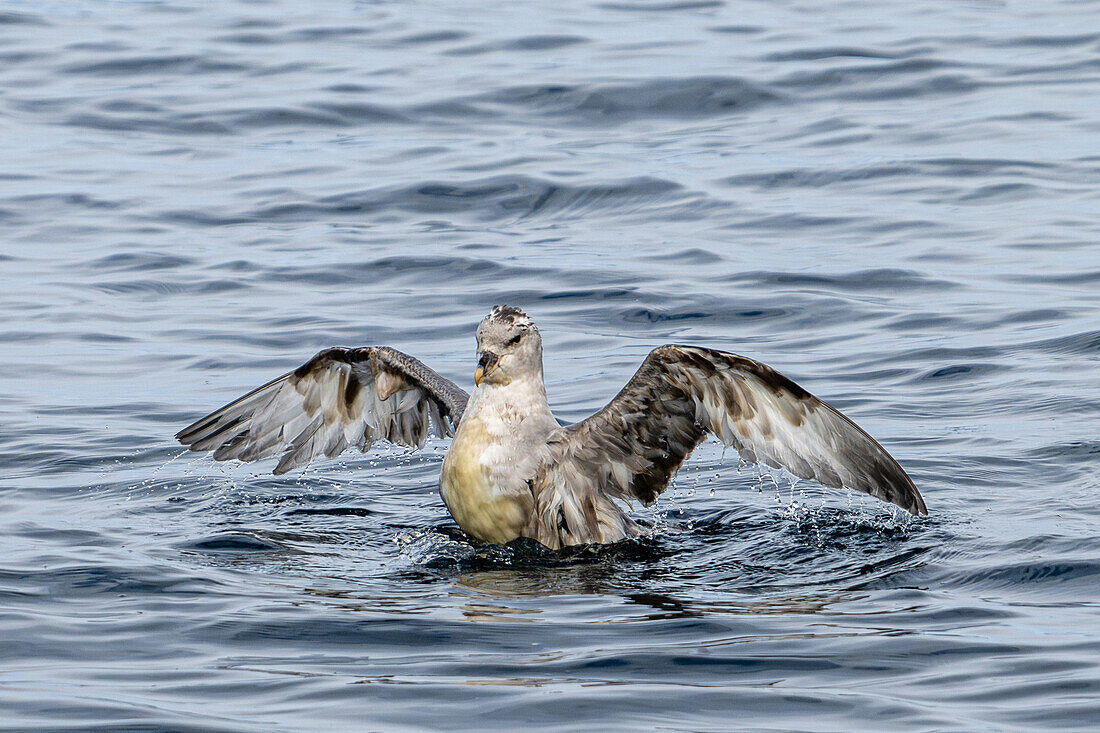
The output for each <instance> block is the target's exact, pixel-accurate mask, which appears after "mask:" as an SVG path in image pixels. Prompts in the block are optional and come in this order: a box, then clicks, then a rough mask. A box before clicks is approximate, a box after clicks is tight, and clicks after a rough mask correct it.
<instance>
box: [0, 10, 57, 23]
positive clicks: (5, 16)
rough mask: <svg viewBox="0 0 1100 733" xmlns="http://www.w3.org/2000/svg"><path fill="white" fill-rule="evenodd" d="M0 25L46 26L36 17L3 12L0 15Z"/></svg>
mask: <svg viewBox="0 0 1100 733" xmlns="http://www.w3.org/2000/svg"><path fill="white" fill-rule="evenodd" d="M0 25H37V26H48V25H49V23H47V22H46V21H45V20H44V19H43V18H41V17H39V16H37V15H31V14H30V13H12V12H3V13H0Z"/></svg>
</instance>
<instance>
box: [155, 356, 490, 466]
mask: <svg viewBox="0 0 1100 733" xmlns="http://www.w3.org/2000/svg"><path fill="white" fill-rule="evenodd" d="M468 399H469V395H468V394H466V392H464V391H463V390H462V389H461V388H460V387H458V385H456V384H455V383H454V382H451V381H450V380H448V379H445V378H444V377H441V376H440V375H439V374H437V373H436V372H434V371H432V370H431V369H429V368H428V367H427V366H425V365H424V364H422V363H421V362H419V361H417V360H416V359H414V358H413V357H411V356H409V355H408V354H403V353H401V352H400V351H397V350H396V349H391V348H389V347H386V346H368V347H363V348H358V349H344V348H334V349H325V350H324V351H322V352H321V353H319V354H317V356H315V357H313V358H312V359H310V360H309V361H308V362H306V363H305V364H303V365H302V366H300V367H298V368H297V369H295V370H294V371H293V372H291V373H289V374H284V375H283V376H281V377H279V378H278V379H276V380H274V381H272V382H268V383H267V384H265V385H264V386H262V387H260V388H259V389H257V390H254V391H252V392H249V393H248V394H246V395H245V396H244V397H241V398H240V399H238V400H236V401H234V402H230V403H229V404H228V405H226V406H225V407H223V408H221V409H220V410H217V411H215V412H212V413H210V414H209V415H207V416H206V417H204V418H202V419H201V420H199V421H198V422H196V423H194V424H192V425H189V426H187V427H186V428H184V429H183V430H181V431H180V432H179V433H177V434H176V439H177V440H179V442H181V443H183V444H184V445H186V446H187V447H189V448H190V449H191V450H193V451H208V450H212V451H214V459H215V460H218V461H226V460H229V459H233V458H235V459H237V460H240V461H256V460H259V459H261V458H268V457H270V456H274V455H276V454H277V453H280V452H283V451H284V449H285V451H286V452H285V453H283V456H282V459H281V460H280V461H279V464H278V465H277V466H276V467H275V473H286V472H287V471H290V470H291V469H294V468H298V467H299V466H304V465H305V464H307V463H309V461H310V460H312V459H313V458H315V457H316V456H319V455H322V454H324V455H326V456H329V457H331V456H335V455H337V454H338V453H341V452H343V451H344V450H345V449H346V448H348V447H351V446H354V447H356V448H359V449H360V450H361V451H363V452H366V451H367V450H368V449H369V448H370V446H371V444H372V443H374V441H376V440H388V441H389V442H391V443H398V444H400V445H407V446H415V447H418V448H419V447H420V446H422V445H424V441H425V440H426V439H427V437H428V429H429V426H434V428H435V432H436V434H438V435H439V436H441V437H448V436H450V435H452V434H453V431H454V428H455V427H456V426H457V425H458V423H459V421H460V420H461V419H462V412H463V410H464V409H465V408H466V401H467V400H468Z"/></svg>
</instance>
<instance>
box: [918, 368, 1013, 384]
mask: <svg viewBox="0 0 1100 733" xmlns="http://www.w3.org/2000/svg"><path fill="white" fill-rule="evenodd" d="M1008 369H1009V367H1006V366H1004V365H1002V364H951V365H950V366H942V367H937V368H936V369H933V370H932V371H929V372H925V373H924V374H923V375H921V376H920V377H918V379H919V380H920V381H927V380H942V381H949V382H956V381H960V380H961V381H967V382H971V381H974V380H976V379H978V380H980V379H984V378H986V377H987V376H989V375H990V374H994V373H997V372H1002V371H1007V370H1008Z"/></svg>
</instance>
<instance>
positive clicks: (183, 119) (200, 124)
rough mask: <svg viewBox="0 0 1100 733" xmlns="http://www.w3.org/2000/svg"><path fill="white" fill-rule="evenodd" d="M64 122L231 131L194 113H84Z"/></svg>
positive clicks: (217, 132) (103, 127)
mask: <svg viewBox="0 0 1100 733" xmlns="http://www.w3.org/2000/svg"><path fill="white" fill-rule="evenodd" d="M64 124H66V125H69V126H71V127H85V128H88V129H91V130H113V131H120V132H157V133H163V134H168V135H226V134H229V133H230V132H231V130H230V128H229V127H227V126H226V125H223V124H221V123H218V122H214V121H212V120H204V119H196V118H195V116H194V115H178V116H176V117H169V118H161V117H139V116H134V115H130V116H126V117H122V116H118V115H116V116H107V115H100V114H92V113H82V114H75V115H71V116H69V117H67V118H65V120H64Z"/></svg>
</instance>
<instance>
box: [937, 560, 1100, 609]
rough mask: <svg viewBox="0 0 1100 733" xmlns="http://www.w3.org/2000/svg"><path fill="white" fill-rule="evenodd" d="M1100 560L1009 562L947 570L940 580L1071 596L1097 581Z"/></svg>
mask: <svg viewBox="0 0 1100 733" xmlns="http://www.w3.org/2000/svg"><path fill="white" fill-rule="evenodd" d="M1098 576H1100V563H1097V562H1093V561H1086V560H1073V559H1063V560H1054V561H1035V562H1021V563H1009V564H1005V565H1002V566H1000V567H989V568H981V569H977V570H973V571H963V572H957V573H947V574H945V577H943V578H941V582H942V583H944V584H945V585H948V586H951V587H961V588H967V589H973V590H995V589H1000V590H1011V591H1012V592H1013V593H1018V594H1023V595H1026V594H1030V593H1040V592H1041V593H1044V594H1046V595H1048V597H1050V598H1052V599H1056V598H1063V597H1065V596H1070V597H1072V596H1073V595H1074V594H1076V593H1078V592H1079V591H1080V589H1081V588H1082V587H1084V586H1088V585H1090V584H1095V583H1096V582H1097V580H1098V579H1100V578H1098Z"/></svg>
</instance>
